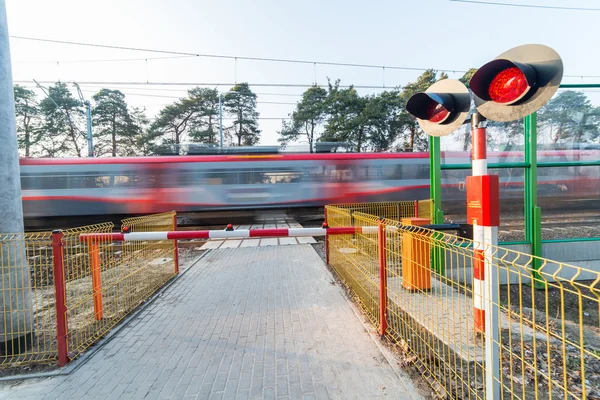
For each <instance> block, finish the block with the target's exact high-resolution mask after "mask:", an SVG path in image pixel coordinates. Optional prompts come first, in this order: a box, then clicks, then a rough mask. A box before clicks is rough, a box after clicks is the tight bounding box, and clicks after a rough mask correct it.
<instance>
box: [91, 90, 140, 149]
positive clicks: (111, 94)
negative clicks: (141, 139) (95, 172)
mask: <svg viewBox="0 0 600 400" xmlns="http://www.w3.org/2000/svg"><path fill="white" fill-rule="evenodd" d="M92 99H93V100H94V102H95V104H94V108H93V109H92V117H93V125H94V136H95V138H96V139H97V141H96V142H95V145H94V152H95V153H96V155H98V156H102V155H105V154H110V155H111V156H112V157H117V156H125V155H131V154H132V152H133V151H132V150H133V149H132V146H133V144H134V143H135V137H136V136H137V135H139V133H140V128H139V127H138V126H136V125H135V121H134V120H133V118H132V116H131V114H130V112H129V109H128V107H127V103H126V102H125V95H124V94H123V93H122V92H121V91H119V90H110V89H102V90H100V91H99V92H98V93H96V94H95V95H94V96H93V97H92Z"/></svg>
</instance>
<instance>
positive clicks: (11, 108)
mask: <svg viewBox="0 0 600 400" xmlns="http://www.w3.org/2000/svg"><path fill="white" fill-rule="evenodd" d="M0 143H1V145H0V210H2V217H1V218H0V251H1V253H0V254H1V255H0V285H2V286H1V287H2V290H1V291H0V313H2V315H3V317H2V318H0V350H1V349H2V347H4V350H5V351H6V352H7V353H13V354H15V353H21V352H23V351H24V350H25V349H26V348H27V347H28V345H29V344H30V342H31V337H32V327H31V314H32V301H31V280H30V276H29V266H28V265H27V257H26V255H25V246H24V240H23V239H24V238H23V231H24V226H23V204H22V200H21V175H20V170H19V153H18V147H17V131H16V119H15V99H14V88H13V81H12V69H11V61H10V47H9V40H8V26H7V16H6V1H5V0H0ZM4 233H16V234H17V235H13V236H11V237H10V240H5V239H6V238H3V236H5V235H3V234H4Z"/></svg>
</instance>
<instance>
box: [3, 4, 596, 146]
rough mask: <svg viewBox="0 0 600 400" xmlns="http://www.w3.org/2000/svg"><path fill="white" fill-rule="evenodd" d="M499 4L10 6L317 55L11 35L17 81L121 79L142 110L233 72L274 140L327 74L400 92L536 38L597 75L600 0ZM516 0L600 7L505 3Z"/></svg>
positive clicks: (124, 30)
mask: <svg viewBox="0 0 600 400" xmlns="http://www.w3.org/2000/svg"><path fill="white" fill-rule="evenodd" d="M481 1H492V0H481ZM496 3H503V5H491V4H487V5H486V4H477V3H469V2H459V1H451V0H420V1H412V0H411V1H408V0H395V1H375V0H374V1H371V2H365V1H357V0H346V1H340V0H329V1H328V0H320V1H318V0H304V1H295V2H290V1H285V0H279V1H276V0H254V1H243V0H229V1H204V0H103V1H82V0H52V1H49V0H6V7H7V14H8V22H9V26H8V28H9V34H10V35H11V36H21V37H30V38H42V39H51V40H60V41H73V42H81V43H91V44H103V45H112V46H123V47H133V48H143V49H156V50H164V51H174V52H186V53H193V54H201V55H225V56H231V57H256V58H276V59H291V60H305V61H309V63H307V64H296V63H284V62H264V61H251V60H239V59H238V60H235V59H228V58H214V57H203V56H187V57H182V56H174V55H169V54H161V53H152V52H146V51H132V50H117V49H105V48H98V47H89V46H76V45H67V44H57V43H46V42H40V41H32V40H25V39H19V38H15V37H11V41H10V46H11V59H12V65H13V81H14V82H15V83H19V84H22V85H25V86H28V87H31V88H34V87H35V83H34V82H33V80H34V79H35V80H37V81H38V82H40V83H41V84H42V86H45V87H47V86H49V85H50V84H51V83H52V82H56V81H57V80H60V81H62V82H78V83H79V84H80V86H81V88H82V90H83V95H84V96H85V97H86V99H90V98H91V96H92V95H93V94H94V93H95V92H97V91H98V90H99V89H101V88H102V87H107V88H111V89H119V90H121V91H122V92H123V93H125V95H126V99H127V101H128V103H129V104H130V105H131V106H137V107H145V108H146V110H147V114H148V116H150V117H152V116H154V115H155V114H156V113H157V112H158V111H159V110H160V109H161V108H162V107H164V106H165V105H167V104H170V103H172V102H173V101H175V100H176V99H177V98H179V97H181V96H184V95H185V92H186V90H188V89H190V88H192V87H194V86H193V85H189V84H199V83H204V84H207V86H208V87H217V88H218V89H219V91H221V92H226V91H227V90H229V89H230V88H231V86H233V84H234V83H235V82H248V83H249V84H250V86H251V88H252V90H253V91H254V92H255V93H257V96H258V99H257V101H258V103H259V104H258V111H259V112H260V118H261V119H260V121H259V128H260V129H261V130H262V135H261V142H260V143H261V144H262V145H275V144H277V138H278V134H277V131H278V130H279V129H280V128H281V121H282V118H287V117H289V114H290V113H291V112H292V111H293V110H294V108H295V103H296V102H297V101H298V100H299V99H300V95H301V94H302V92H303V91H304V90H305V89H306V87H296V86H289V85H307V86H308V85H311V84H313V83H314V82H316V83H317V84H319V85H326V84H327V78H330V79H331V80H332V81H334V80H336V79H340V80H341V84H342V85H350V84H354V85H363V86H376V87H384V86H385V87H386V88H393V87H395V86H403V85H405V84H407V83H408V82H411V81H414V80H415V79H416V78H417V77H418V76H419V75H420V74H421V73H422V70H424V69H427V68H434V69H437V70H439V71H445V72H446V73H448V75H449V77H450V78H460V77H461V76H462V74H463V72H462V71H466V70H467V69H469V68H470V67H479V66H481V65H483V64H485V63H486V62H487V61H489V60H491V59H493V58H494V57H496V56H497V55H499V54H501V53H503V52H504V51H506V50H508V49H510V48H512V47H514V46H518V45H521V44H529V43H540V44H545V45H548V46H550V47H552V48H554V49H555V50H556V51H557V52H558V53H559V54H560V56H561V57H562V59H563V63H564V68H565V72H564V74H565V77H564V78H563V83H600V71H599V65H600V63H599V61H600V53H598V51H597V48H598V44H599V42H598V40H599V39H598V38H600V24H598V18H599V17H600V2H598V1H597V0H529V1H517V0H496ZM517 3H518V4H528V5H535V6H538V7H539V6H547V7H573V8H595V9H598V11H590V10H587V11H579V10H567V9H549V8H527V7H512V6H507V5H506V4H517ZM166 57H168V58H166ZM315 62H316V64H315ZM319 62H334V63H353V64H368V65H375V66H387V67H388V68H385V69H384V68H379V67H378V68H367V67H347V66H332V65H323V64H319ZM390 67H406V68H412V69H408V70H401V69H392V68H390ZM414 69H416V70H414ZM157 83H161V85H157ZM166 83H168V85H167V84H166ZM181 84H188V85H181ZM217 84H221V85H218V86H217ZM285 85H288V86H285ZM73 89H74V87H73ZM381 90H384V89H383V88H371V89H359V93H361V94H367V93H376V92H379V91H381ZM74 94H75V95H77V94H76V92H74ZM590 99H591V100H592V101H593V102H594V103H597V104H599V105H600V92H595V91H593V90H592V91H590ZM273 103H278V104H273ZM227 123H228V121H226V120H225V121H224V125H226V124H227ZM298 146H299V147H301V146H306V144H305V143H304V144H303V143H299V145H298Z"/></svg>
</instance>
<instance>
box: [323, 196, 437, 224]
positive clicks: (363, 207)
mask: <svg viewBox="0 0 600 400" xmlns="http://www.w3.org/2000/svg"><path fill="white" fill-rule="evenodd" d="M330 207H334V208H335V210H336V211H340V210H344V211H346V212H347V213H355V212H359V213H363V214H370V215H373V216H377V217H381V218H389V219H393V220H397V221H399V220H400V219H402V218H410V217H420V218H428V219H431V215H432V210H433V200H431V199H427V200H415V201H387V202H380V203H349V204H335V205H334V206H327V207H326V210H327V209H329V208H330ZM330 217H331V216H330V215H327V220H329V218H330ZM330 226H333V225H331V224H330Z"/></svg>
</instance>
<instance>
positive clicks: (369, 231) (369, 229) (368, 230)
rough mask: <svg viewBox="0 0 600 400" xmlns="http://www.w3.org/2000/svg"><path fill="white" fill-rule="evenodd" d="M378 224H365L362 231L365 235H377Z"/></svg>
mask: <svg viewBox="0 0 600 400" xmlns="http://www.w3.org/2000/svg"><path fill="white" fill-rule="evenodd" d="M378 229H379V228H378V227H377V226H363V227H362V229H361V231H362V232H361V233H362V234H364V235H376V234H377V231H378Z"/></svg>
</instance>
